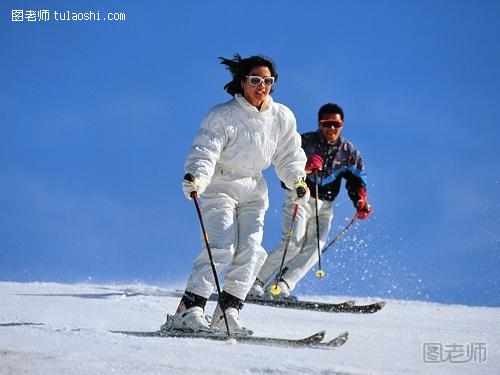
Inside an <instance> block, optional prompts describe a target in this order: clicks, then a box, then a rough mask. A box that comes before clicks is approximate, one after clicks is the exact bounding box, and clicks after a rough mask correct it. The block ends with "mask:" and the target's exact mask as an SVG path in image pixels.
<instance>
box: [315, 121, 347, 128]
mask: <svg viewBox="0 0 500 375" xmlns="http://www.w3.org/2000/svg"><path fill="white" fill-rule="evenodd" d="M320 124H321V127H322V128H335V129H339V128H341V127H342V126H343V125H344V124H343V123H341V122H338V121H325V122H321V121H320Z"/></svg>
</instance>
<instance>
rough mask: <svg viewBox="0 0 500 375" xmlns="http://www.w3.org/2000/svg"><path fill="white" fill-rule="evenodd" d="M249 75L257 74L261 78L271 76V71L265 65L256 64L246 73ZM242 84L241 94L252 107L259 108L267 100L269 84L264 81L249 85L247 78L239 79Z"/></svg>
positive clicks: (269, 90) (269, 89)
mask: <svg viewBox="0 0 500 375" xmlns="http://www.w3.org/2000/svg"><path fill="white" fill-rule="evenodd" d="M248 75H249V76H259V77H261V78H265V77H271V71H270V70H269V68H268V67H267V66H256V67H255V68H253V69H252V70H250V72H249V73H248ZM241 85H242V86H243V94H244V96H245V99H246V100H247V101H248V102H249V103H250V104H251V105H253V106H254V107H257V109H259V110H260V107H262V104H263V103H264V102H265V101H266V100H267V97H268V96H269V93H270V92H271V86H266V85H264V82H262V81H261V83H260V84H259V85H257V86H252V85H250V82H249V80H248V78H245V79H244V80H243V81H241Z"/></svg>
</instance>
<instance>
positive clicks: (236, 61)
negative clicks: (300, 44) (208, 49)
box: [219, 53, 278, 96]
mask: <svg viewBox="0 0 500 375" xmlns="http://www.w3.org/2000/svg"><path fill="white" fill-rule="evenodd" d="M219 59H220V60H221V62H220V63H221V64H222V65H226V69H227V70H229V71H230V72H231V75H232V76H233V80H232V81H231V82H228V83H226V85H225V86H224V90H226V91H227V92H228V93H229V95H231V96H234V95H236V94H241V95H243V87H242V86H241V81H243V80H245V79H246V76H247V75H248V74H249V73H250V71H251V70H252V69H253V68H255V67H257V66H266V67H268V68H269V70H270V71H271V76H273V77H274V82H276V81H278V72H277V71H276V65H275V64H274V61H273V60H271V59H270V58H269V57H266V56H264V55H258V56H251V57H247V58H246V59H244V58H242V57H241V56H240V54H239V53H237V54H235V55H234V57H233V58H232V59H226V58H224V57H219ZM270 92H273V90H272V88H271V91H270Z"/></svg>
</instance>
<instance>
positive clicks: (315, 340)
mask: <svg viewBox="0 0 500 375" xmlns="http://www.w3.org/2000/svg"><path fill="white" fill-rule="evenodd" d="M110 332H112V333H118V334H122V335H127V336H135V337H163V338H185V339H206V340H215V341H228V340H235V341H236V342H237V343H243V344H253V345H268V346H280V347H290V348H311V349H334V348H337V347H339V346H342V345H344V344H345V343H346V341H347V339H348V338H349V333H348V332H344V333H341V334H340V335H338V336H336V337H335V338H334V339H332V340H330V341H326V342H323V339H324V338H325V335H326V331H319V332H317V333H315V334H313V335H311V336H308V337H305V338H300V339H288V338H278V337H266V336H231V337H230V338H229V337H227V336H226V335H221V334H217V333H210V332H198V333H194V332H185V331H180V330H159V331H110Z"/></svg>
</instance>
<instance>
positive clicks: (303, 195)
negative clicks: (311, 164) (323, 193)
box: [292, 178, 311, 205]
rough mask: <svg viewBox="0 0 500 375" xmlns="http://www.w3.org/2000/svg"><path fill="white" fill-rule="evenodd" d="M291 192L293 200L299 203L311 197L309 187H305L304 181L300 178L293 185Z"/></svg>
mask: <svg viewBox="0 0 500 375" xmlns="http://www.w3.org/2000/svg"><path fill="white" fill-rule="evenodd" d="M292 192H293V202H294V203H298V204H300V205H304V204H306V203H307V201H308V200H309V198H310V197H311V193H310V192H309V188H308V187H307V184H306V182H305V181H304V179H302V178H301V179H300V180H299V181H297V182H296V183H295V184H294V185H293V190H292Z"/></svg>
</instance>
